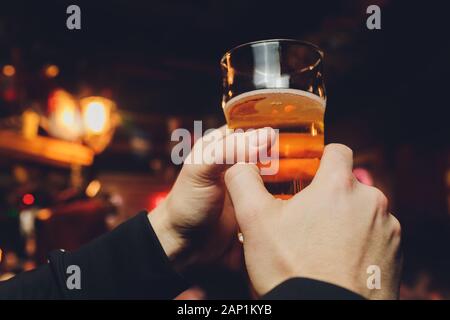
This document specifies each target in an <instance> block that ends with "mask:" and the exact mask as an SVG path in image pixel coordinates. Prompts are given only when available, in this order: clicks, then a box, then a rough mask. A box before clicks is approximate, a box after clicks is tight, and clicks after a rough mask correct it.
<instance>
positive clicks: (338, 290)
mask: <svg viewBox="0 0 450 320" xmlns="http://www.w3.org/2000/svg"><path fill="white" fill-rule="evenodd" d="M262 299H264V300H364V298H363V297H362V296H360V295H358V294H356V293H354V292H352V291H350V290H347V289H344V288H342V287H339V286H336V285H334V284H331V283H327V282H323V281H319V280H314V279H308V278H292V279H289V280H287V281H285V282H283V283H281V284H280V285H278V286H276V287H275V288H274V289H272V290H271V291H269V292H268V293H267V294H266V295H265V296H264V297H262Z"/></svg>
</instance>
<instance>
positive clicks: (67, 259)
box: [0, 212, 187, 299]
mask: <svg viewBox="0 0 450 320" xmlns="http://www.w3.org/2000/svg"><path fill="white" fill-rule="evenodd" d="M78 271H79V272H78ZM78 276H79V278H77V277H78ZM77 279H78V280H79V282H77ZM186 286H187V284H186V283H185V281H184V280H183V279H182V278H181V277H180V276H179V275H178V274H177V273H176V272H175V271H174V270H173V269H172V268H171V266H170V264H169V261H168V258H167V257H166V255H165V253H164V250H163V249H162V247H161V245H160V243H159V241H158V238H157V236H156V234H155V232H154V231H153V229H152V227H151V225H150V222H149V221H148V219H147V215H146V213H145V212H143V213H140V214H138V215H137V216H136V217H134V218H132V219H130V220H128V221H127V222H125V223H123V224H122V225H120V226H119V227H117V228H116V229H115V230H113V231H112V232H109V233H107V234H105V235H103V236H101V237H100V238H98V239H96V240H94V241H92V242H91V243H89V244H87V245H85V246H83V247H82V248H80V249H79V250H77V251H74V252H65V251H63V250H60V251H55V252H52V253H51V254H50V258H49V263H48V264H46V265H44V266H41V267H39V268H37V269H36V270H34V271H30V272H25V273H22V274H19V275H18V276H16V277H14V278H12V279H10V280H8V281H5V282H1V283H0V299H171V298H174V297H175V296H176V295H177V294H178V293H180V292H181V291H183V290H184V289H185V288H186Z"/></svg>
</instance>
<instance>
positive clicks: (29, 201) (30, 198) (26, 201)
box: [22, 193, 34, 206]
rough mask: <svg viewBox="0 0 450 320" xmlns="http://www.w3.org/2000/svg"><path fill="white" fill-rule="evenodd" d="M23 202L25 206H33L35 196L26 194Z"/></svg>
mask: <svg viewBox="0 0 450 320" xmlns="http://www.w3.org/2000/svg"><path fill="white" fill-rule="evenodd" d="M22 202H23V204H24V205H27V206H31V205H32V204H33V203H34V196H33V195H32V194H31V193H27V194H24V195H23V197H22Z"/></svg>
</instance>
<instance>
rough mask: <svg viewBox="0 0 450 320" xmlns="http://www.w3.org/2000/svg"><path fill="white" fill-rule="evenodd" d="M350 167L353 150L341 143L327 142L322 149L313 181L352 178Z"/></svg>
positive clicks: (342, 180) (351, 165)
mask: <svg viewBox="0 0 450 320" xmlns="http://www.w3.org/2000/svg"><path fill="white" fill-rule="evenodd" d="M352 168H353V151H352V150H351V149H350V148H349V147H347V146H345V145H343V144H337V143H332V144H329V145H327V146H326V147H325V149H324V152H323V155H322V159H321V161H320V166H319V169H318V170H317V173H316V176H315V177H314V180H313V183H317V182H319V181H320V182H324V183H326V182H329V181H331V180H337V181H341V182H342V183H344V182H346V181H347V180H353V179H354V177H353V174H352Z"/></svg>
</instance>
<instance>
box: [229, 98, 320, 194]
mask: <svg viewBox="0 0 450 320" xmlns="http://www.w3.org/2000/svg"><path fill="white" fill-rule="evenodd" d="M324 112H325V100H324V99H323V98H320V97H319V96H317V95H315V94H312V93H310V92H307V91H303V90H297V89H261V90H253V91H250V92H246V93H243V94H240V95H238V96H236V97H234V98H232V99H231V100H229V101H228V102H227V103H226V104H225V106H224V113H225V117H226V120H227V124H228V127H229V128H231V129H238V128H240V129H249V128H254V129H256V128H262V127H272V128H274V129H279V140H278V142H277V143H278V146H277V147H278V150H279V160H272V161H279V169H278V172H277V173H276V174H274V175H264V176H262V178H263V181H264V183H265V185H266V188H267V189H268V190H269V192H271V193H272V194H273V195H274V196H276V197H278V198H282V199H288V198H290V197H291V196H292V195H293V194H295V193H297V192H299V191H300V190H301V189H302V188H304V187H305V186H306V185H308V184H309V183H310V182H311V180H312V179H313V177H314V175H315V173H316V171H317V169H318V167H319V162H320V158H321V156H322V152H323V147H324V124H323V117H324ZM258 165H261V164H258Z"/></svg>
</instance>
